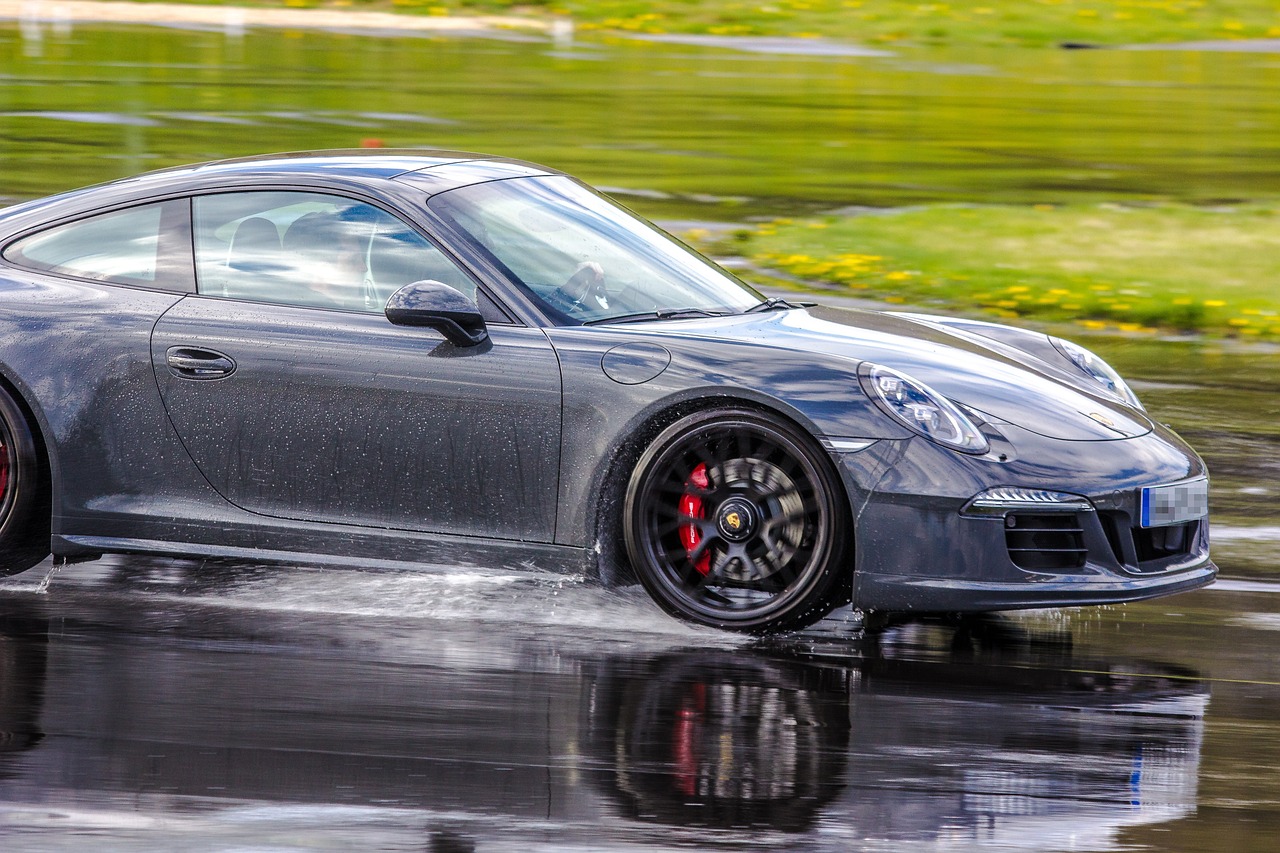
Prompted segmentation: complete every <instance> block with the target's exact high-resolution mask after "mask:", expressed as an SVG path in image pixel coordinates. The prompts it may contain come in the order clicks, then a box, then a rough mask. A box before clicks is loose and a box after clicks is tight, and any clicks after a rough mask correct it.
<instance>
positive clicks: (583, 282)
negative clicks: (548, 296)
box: [560, 261, 609, 313]
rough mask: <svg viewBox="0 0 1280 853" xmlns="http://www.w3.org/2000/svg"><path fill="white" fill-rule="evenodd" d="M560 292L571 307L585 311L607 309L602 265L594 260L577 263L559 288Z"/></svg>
mask: <svg viewBox="0 0 1280 853" xmlns="http://www.w3.org/2000/svg"><path fill="white" fill-rule="evenodd" d="M560 293H561V294H562V295H563V296H564V298H565V300H566V301H567V302H568V303H569V304H570V305H571V306H572V307H573V308H577V309H581V310H583V311H585V312H587V313H594V312H596V311H608V310H609V294H608V293H606V292H605V289H604V267H602V266H600V264H598V263H596V262H595V261H583V262H582V263H580V264H578V267H577V269H575V270H574V271H573V275H571V276H569V280H568V281H566V282H565V283H564V287H562V288H560Z"/></svg>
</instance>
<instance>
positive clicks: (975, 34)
mask: <svg viewBox="0 0 1280 853" xmlns="http://www.w3.org/2000/svg"><path fill="white" fill-rule="evenodd" d="M197 2H198V0H197ZM247 5H259V6H290V7H318V6H325V7H347V8H357V9H390V10H395V11H405V12H413V13H419V14H433V15H449V14H494V13H502V14H513V13H514V14H522V15H530V16H535V17H547V16H552V15H554V16H561V17H569V18H572V19H573V20H574V21H575V22H577V23H578V25H579V27H580V28H583V29H603V30H618V31H630V32H643V33H700V34H711V35H768V36H799V37H815V36H819V35H821V36H825V37H830V38H838V39H849V40H853V41H859V42H864V43H870V44H898V43H912V44H934V45H938V44H982V45H1019V46H1030V47H1040V46H1045V45H1056V44H1061V43H1063V42H1077V43H1086V44H1108V45H1115V44H1132V43H1139V42H1170V41H1189V40H1199V39H1224V38H1225V39H1235V38H1276V37H1280V9H1278V8H1277V6H1276V4H1275V3H1274V2H1273V0H1012V1H1011V0H975V1H974V2H918V0H766V2H761V1H760V0H755V2H734V0H729V2H723V0H541V2H540V0H257V2H250V3H248V4H247Z"/></svg>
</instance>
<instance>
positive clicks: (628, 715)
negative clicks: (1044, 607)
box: [0, 557, 1280, 853]
mask: <svg viewBox="0 0 1280 853" xmlns="http://www.w3.org/2000/svg"><path fill="white" fill-rule="evenodd" d="M1278 595H1280V584H1272V583H1269V582H1265V581H1223V582H1219V584H1218V585H1216V586H1215V587H1212V588H1209V589H1206V590H1202V591H1198V592H1195V593H1189V594H1185V595H1183V596H1177V597H1173V598H1168V599H1163V600H1160V601H1156V602H1149V603H1143V604H1130V605H1125V606H1119V607H1106V608H1091V609H1081V610H1056V611H1039V612H1033V613H1029V614H1021V615H1016V616H1011V617H989V618H983V619H971V620H966V621H960V622H929V623H914V624H907V625H902V626H897V627H894V628H891V629H889V630H887V631H885V632H884V633H882V634H880V635H879V636H875V637H865V636H859V635H858V634H857V633H856V632H854V631H852V630H851V627H852V625H851V623H849V622H848V621H845V620H843V619H842V618H841V617H840V615H839V614H837V616H836V617H835V618H833V619H830V620H828V621H826V622H824V623H821V624H820V625H818V626H816V627H815V628H814V629H811V630H810V631H808V632H806V633H804V634H800V635H793V636H787V637H781V638H773V639H770V640H756V639H749V638H744V637H740V636H736V635H731V634H725V633H721V632H717V631H711V630H706V629H701V628H694V627H690V626H686V625H683V624H681V623H678V622H675V621H673V620H671V619H669V618H668V617H666V616H665V615H663V614H661V613H660V612H659V611H658V610H657V609H656V608H655V607H654V606H653V605H652V604H650V603H649V601H648V600H647V599H646V598H645V596H644V594H643V593H642V592H641V591H640V590H639V589H624V590H605V589H601V588H599V587H597V586H595V585H594V584H592V583H589V582H587V581H585V580H584V579H582V578H579V577H574V576H572V575H565V576H560V575H554V574H536V575H534V574H529V573H528V572H523V571H516V570H512V571H506V570H501V569H493V570H484V571H478V570H467V571H458V570H454V571H448V572H439V573H435V572H385V571H383V572H361V571H351V570H335V569H308V568H300V567H281V566H275V567H265V566H252V565H237V564H209V563H204V564H202V563H189V562H178V561H170V560H154V559H140V558H123V557H121V558H109V559H106V560H101V561H97V562H94V563H86V564H81V565H77V566H68V567H65V568H63V569H60V570H59V571H57V572H56V573H51V572H50V571H49V567H48V566H47V565H46V566H42V567H39V568H37V569H35V570H33V571H32V572H29V573H27V574H24V575H21V576H18V577H15V578H10V579H8V580H6V581H4V582H3V583H0V849H3V850H5V851H42V853H43V851H62V850H84V849H93V850H95V851H117V850H118V851H142V850H148V851H151V850H155V851H161V850H164V851H169V850H183V851H249V850H253V851H294V850H387V851H400V850H405V851H450V852H452V851H507V850H510V851H517V850H519V851H526V850H548V851H550V850H583V851H587V850H688V849H708V848H713V847H714V848H716V849H725V850H788V851H789V850H814V851H827V850H830V851H837V850H838V851H849V850H907V849H911V850H917V849H918V850H969V849H983V850H1119V849H1124V850H1132V849H1157V850H1205V849H1231V850H1240V851H1246V850H1272V849H1274V840H1273V839H1274V837H1275V831H1276V830H1277V829H1278V828H1280V826H1278V821H1277V810H1276V804H1277V801H1278V796H1280V784H1278V783H1277V776H1276V773H1275V770H1274V768H1275V767H1276V760H1277V759H1278V758H1280V754H1278V753H1280V714H1278V713H1277V711H1276V708H1277V707H1278V706H1277V699H1280V662H1278V661H1277V658H1276V655H1275V654H1274V649H1275V638H1276V631H1277V630H1280V618H1277V617H1276V614H1275V611H1276V607H1275V603H1276V601H1277V600H1278V599H1277V596H1278ZM1224 844H1225V845H1226V846H1223V845H1224Z"/></svg>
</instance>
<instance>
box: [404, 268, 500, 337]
mask: <svg viewBox="0 0 1280 853" xmlns="http://www.w3.org/2000/svg"><path fill="white" fill-rule="evenodd" d="M386 315H387V319H388V320H390V321H391V322H392V323H394V324H396V325H397V326H427V327H429V328H432V329H435V330H436V331H438V332H440V334H442V335H444V336H445V337H446V338H448V340H449V342H450V343H452V344H453V345H454V346H459V347H473V346H476V345H477V344H482V343H484V342H485V340H486V339H487V338H488V337H489V330H488V329H487V328H485V325H484V317H482V316H481V315H480V309H479V308H478V307H476V303H475V302H473V301H472V300H471V299H469V298H468V297H467V296H466V295H465V294H463V293H462V291H460V290H458V289H457V288H453V287H450V286H449V285H447V284H442V283H441V282H438V281H431V280H430V279H428V280H426V281H415V282H413V283H412V284H406V285H405V286H404V287H402V288H400V289H399V290H397V291H396V292H395V293H393V294H391V298H390V299H388V300H387V307H386Z"/></svg>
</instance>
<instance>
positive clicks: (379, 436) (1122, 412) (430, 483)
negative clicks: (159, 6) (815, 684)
mask: <svg viewBox="0 0 1280 853" xmlns="http://www.w3.org/2000/svg"><path fill="white" fill-rule="evenodd" d="M0 257H2V258H3V263H2V264H0V312H2V314H0V316H2V317H3V321H2V325H0V383H2V386H0V442H2V449H0V495H2V504H0V570H2V571H4V572H7V573H13V572H20V571H23V570H26V569H28V568H30V567H32V566H33V565H36V564H37V563H39V562H41V561H42V560H44V559H45V557H47V556H48V555H49V554H50V553H52V554H53V556H54V558H55V559H56V560H68V561H75V560H82V559H89V558H93V557H96V556H99V555H101V554H104V553H108V552H135V553H160V554H181V555H194V556H200V555H204V556H216V557H230V558H244V559H251V560H256V561H291V562H304V563H309V564H315V563H321V564H327V563H340V564H349V565H356V566H366V567H369V566H372V567H377V566H403V565H408V564H445V565H449V564H459V563H466V562H475V561H487V562H494V561H497V562H498V563H499V564H504V565H506V564H520V565H529V566H534V567H546V568H553V569H558V570H562V571H563V570H566V569H567V570H570V571H583V570H584V565H585V567H586V568H585V570H586V571H589V572H591V573H593V574H595V575H597V576H598V577H600V578H601V579H602V580H603V581H605V582H607V583H617V582H625V581H628V580H631V579H638V580H639V581H640V582H641V583H643V584H644V586H645V587H646V589H647V590H648V591H649V592H650V593H651V594H652V596H653V598H654V600H655V601H657V603H658V604H659V605H660V606H662V607H663V608H665V609H666V610H667V611H669V612H671V613H673V614H675V615H677V616H680V617H683V618H685V619H689V620H693V621H695V622H701V623H704V624H707V625H713V626H719V627H725V628H735V629H740V630H750V631H761V630H779V629H786V628H794V627H798V626H802V625H805V624H807V623H810V622H812V621H814V620H816V619H819V618H821V617H822V616H824V615H825V614H827V613H828V612H830V611H831V610H832V608H834V607H836V606H839V605H841V604H842V603H848V602H852V604H853V606H854V607H856V608H861V609H862V610H864V611H879V612H890V613H892V612H939V611H973V610H998V609H1012V608H1023V607H1044V606H1057V605H1078V604H1090V603H1103V602H1117V601H1126V600H1130V599H1138V598H1145V597H1152V596H1157V595H1163V594H1166V593H1171V592H1177V591H1180V590H1186V589H1192V588H1195V587H1199V586H1203V585H1205V584H1208V583H1209V582H1210V581H1212V579H1213V577H1214V575H1215V573H1216V569H1215V567H1214V565H1213V564H1212V563H1211V562H1210V560H1209V555H1208V520H1207V493H1208V481H1207V476H1206V472H1205V468H1204V465H1203V463H1202V462H1201V461H1200V459H1199V458H1198V457H1197V456H1196V454H1195V453H1194V452H1193V451H1192V450H1191V449H1190V448H1189V447H1187V445H1186V444H1184V443H1183V442H1182V441H1181V440H1180V439H1179V438H1178V437H1177V436H1176V435H1174V434H1173V433H1172V432H1171V431H1169V430H1168V429H1166V428H1165V427H1163V426H1161V425H1159V424H1157V423H1154V422H1153V421H1152V420H1151V419H1150V418H1149V417H1148V416H1147V414H1146V413H1145V412H1144V410H1143V408H1142V406H1141V404H1140V403H1139V402H1138V400H1137V398H1136V397H1135V396H1134V395H1133V393H1132V391H1131V390H1130V389H1129V388H1128V386H1127V385H1126V384H1125V383H1124V381H1123V380H1122V379H1121V378H1120V377H1119V376H1118V375H1116V374H1115V372H1114V371H1113V370H1111V368H1110V367H1108V366H1107V365H1106V364H1105V363H1104V362H1102V361H1101V360H1099V359H1098V358H1097V357H1096V356H1094V355H1092V354H1091V353H1089V352H1088V351H1086V350H1084V349H1082V348H1080V347H1078V346H1076V345H1074V344H1071V343H1068V342H1066V341H1062V340H1058V339H1055V338H1052V337H1049V336H1046V335H1044V334H1040V333H1035V332H1029V331H1023V330H1019V329H1015V328H1010V327H1007V326H999V325H993V324H987V323H980V322H973V321H968V320H956V319H952V318H945V317H927V316H916V315H895V314H884V313H875V312H865V311H853V310H837V309H832V308H822V307H806V306H798V305H794V304H791V303H789V302H786V301H782V300H779V299H767V298H763V297H761V296H760V295H759V294H758V293H756V292H755V291H754V290H752V289H751V288H750V287H747V286H746V285H744V284H742V283H741V282H739V281H738V280H736V279H735V278H734V277H733V276H731V275H730V274H728V273H726V272H725V271H724V270H722V269H720V268H719V267H717V266H716V265H714V264H712V263H710V262H709V261H707V260H705V259H703V258H701V257H699V256H698V255H697V254H695V253H693V252H691V251H690V250H689V249H687V248H685V247H684V246H683V245H681V244H680V243H678V242H676V241H674V240H672V239H671V238H669V237H668V236H667V235H665V234H664V233H662V232H661V231H659V230H658V229H656V228H654V227H653V226H651V225H650V224H648V223H646V222H645V221H643V220H641V219H638V218H637V217H635V216H633V215H632V214H630V213H628V212H627V211H625V210H623V209H621V208H619V207H617V206H616V205H614V204H613V203H611V202H610V201H608V200H607V199H605V198H603V197H602V196H600V195H599V194H597V193H595V192H593V191H592V190H590V189H588V188H587V187H585V186H584V185H583V184H581V183H579V182H578V181H576V180H574V179H572V178H570V177H568V176H566V175H563V174H560V173H558V172H555V171H553V170H550V169H546V168H543V167H540V166H535V165H532V164H529V163H522V162H517V161H513V160H506V159H500V158H493V157H485V156H477V155H471V154H457V153H448V152H435V151H411V152H327V153H313V154H300V155H277V156H270V157H261V158H253V159H246V160H234V161H225V162H218V163H210V164H205V165H200V166H192V167H187V168H178V169H169V170H165V171H160V172H154V173H150V174H146V175H142V176H140V177H136V178H131V179H127V180H122V181H117V182H114V183H110V184H105V185H102V186H98V187H92V188H89V189H84V190H78V191H75V192H69V193H65V194H62V195H58V196H54V197H52V198H48V199H44V200H39V201H34V202H29V203H26V204H20V205H17V206H14V207H11V208H9V209H7V210H5V211H3V212H0Z"/></svg>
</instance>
